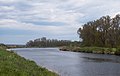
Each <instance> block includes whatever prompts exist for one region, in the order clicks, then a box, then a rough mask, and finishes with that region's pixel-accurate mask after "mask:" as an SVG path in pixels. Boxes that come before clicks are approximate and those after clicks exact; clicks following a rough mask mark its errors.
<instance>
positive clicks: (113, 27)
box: [78, 15, 120, 48]
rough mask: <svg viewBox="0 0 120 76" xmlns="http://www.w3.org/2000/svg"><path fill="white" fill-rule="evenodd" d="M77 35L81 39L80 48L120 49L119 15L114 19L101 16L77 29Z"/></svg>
mask: <svg viewBox="0 0 120 76" xmlns="http://www.w3.org/2000/svg"><path fill="white" fill-rule="evenodd" d="M78 34H79V37H80V38H81V39H82V46H90V47H109V48H116V47H120V15H116V16H115V17H114V18H110V16H103V17H101V18H100V19H98V20H94V21H91V22H88V23H86V24H84V25H83V27H82V28H79V30H78Z"/></svg>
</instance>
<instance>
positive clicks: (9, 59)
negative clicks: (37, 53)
mask: <svg viewBox="0 0 120 76" xmlns="http://www.w3.org/2000/svg"><path fill="white" fill-rule="evenodd" d="M0 76H58V75H57V74H56V73H53V72H51V71H49V70H47V69H45V68H42V67H39V66H37V64H36V63H35V62H34V61H30V60H26V59H25V58H23V57H20V56H18V55H17V54H15V53H14V52H9V51H6V50H5V48H3V47H0Z"/></svg>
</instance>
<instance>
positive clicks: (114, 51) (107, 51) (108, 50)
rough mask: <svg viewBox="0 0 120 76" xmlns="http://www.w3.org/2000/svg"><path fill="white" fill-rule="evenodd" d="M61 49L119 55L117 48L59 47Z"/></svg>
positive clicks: (119, 51)
mask: <svg viewBox="0 0 120 76" xmlns="http://www.w3.org/2000/svg"><path fill="white" fill-rule="evenodd" d="M60 50H62V51H73V52H84V53H96V54H112V55H120V49H119V48H105V47H68V46H64V47H60Z"/></svg>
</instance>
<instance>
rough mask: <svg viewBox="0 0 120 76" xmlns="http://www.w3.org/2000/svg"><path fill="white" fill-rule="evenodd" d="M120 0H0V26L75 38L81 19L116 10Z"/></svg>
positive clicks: (112, 13)
mask: <svg viewBox="0 0 120 76" xmlns="http://www.w3.org/2000/svg"><path fill="white" fill-rule="evenodd" d="M119 3H120V1H119V0H109V1H108V0H0V29H8V30H9V29H17V30H21V31H22V30H26V31H33V32H36V33H40V34H41V36H44V35H45V36H47V37H53V36H54V37H55V38H59V37H60V36H61V37H64V38H66V39H67V38H68V39H73V40H74V39H77V38H75V37H76V36H77V35H76V34H77V33H76V31H77V29H78V28H79V27H82V26H81V25H83V24H84V23H86V22H88V21H92V20H95V19H98V18H99V17H101V16H104V15H110V16H114V15H115V14H117V13H119V12H120V7H119ZM16 32H17V31H16ZM58 35H59V36H58ZM37 36H38V35H36V36H35V37H37ZM70 36H71V37H70ZM30 38H32V35H31V37H30Z"/></svg>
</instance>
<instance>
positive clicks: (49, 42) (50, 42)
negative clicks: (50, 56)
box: [26, 37, 79, 47]
mask: <svg viewBox="0 0 120 76" xmlns="http://www.w3.org/2000/svg"><path fill="white" fill-rule="evenodd" d="M77 44H79V42H77V41H75V42H72V41H70V40H57V39H46V37H42V38H39V39H35V40H30V41H29V42H27V44H26V46H27V47H59V46H70V45H77Z"/></svg>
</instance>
